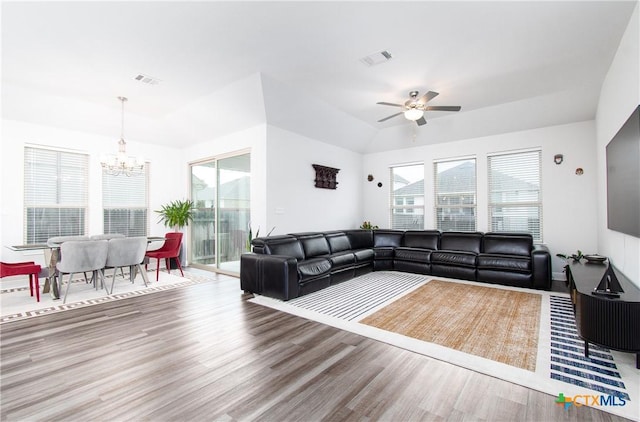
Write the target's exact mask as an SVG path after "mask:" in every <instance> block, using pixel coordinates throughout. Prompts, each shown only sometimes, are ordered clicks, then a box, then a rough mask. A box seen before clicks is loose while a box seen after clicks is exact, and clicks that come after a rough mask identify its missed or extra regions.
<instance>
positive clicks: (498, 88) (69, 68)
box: [2, 0, 637, 151]
mask: <svg viewBox="0 0 640 422" xmlns="http://www.w3.org/2000/svg"><path fill="white" fill-rule="evenodd" d="M634 7H637V2H636V1H631V0H630V1H563V2H556V1H532V2H515V1H514V2H507V1H498V2H485V1H469V2H462V1H450V2H445V1H437V2H436V1H423V2H356V1H354V2H307V1H301V2H3V3H2V106H3V108H2V114H3V117H4V118H6V119H14V120H25V121H29V122H33V123H38V124H47V125H54V126H60V127H65V128H69V129H74V130H83V131H90V132H95V133H99V134H102V135H107V136H114V137H116V136H117V135H118V134H119V128H120V118H119V111H120V103H119V101H118V100H117V98H116V97H117V96H119V95H124V96H127V97H128V98H129V102H128V103H127V105H126V116H127V117H126V120H127V127H128V130H127V134H128V135H127V136H128V138H129V139H135V140H139V141H144V142H155V143H159V144H166V145H176V146H178V145H184V144H185V143H186V144H194V143H197V142H200V141H204V140H209V139H214V138H216V137H218V136H221V135H224V134H227V133H230V132H234V131H237V130H240V129H242V128H244V127H250V126H252V125H256V124H260V123H265V122H266V123H268V124H273V125H277V126H280V127H282V128H284V129H288V130H291V131H293V132H297V133H300V134H302V135H305V136H308V137H311V138H314V139H318V140H321V141H324V142H329V143H333V144H336V145H340V146H343V147H345V148H348V149H351V150H354V151H365V150H366V151H372V150H373V151H375V150H385V149H390V148H402V147H405V146H415V141H414V142H411V141H408V139H409V138H410V137H411V136H413V135H415V136H414V137H415V138H416V139H417V141H418V142H420V143H435V142H446V141H451V140H457V139H467V138H472V137H477V136H485V135H491V134H495V133H504V132H509V131H514V130H523V129H530V128H535V127H543V126H549V125H555V124H563V123H570V122H576V121H584V120H590V119H593V118H594V116H595V111H596V105H597V101H598V96H599V92H600V87H601V84H602V80H603V78H604V76H605V74H606V71H607V69H608V68H609V65H610V63H611V60H612V58H613V55H614V54H615V52H616V49H617V46H618V43H619V41H620V38H621V36H622V33H623V31H624V29H625V28H626V26H627V24H628V21H629V19H630V17H631V15H632V12H633V10H634ZM382 50H385V51H388V52H389V53H390V54H391V56H392V58H391V60H389V61H387V62H384V63H381V64H377V65H374V66H368V65H366V64H364V63H363V62H362V61H361V59H362V58H363V57H365V56H368V55H370V54H374V53H377V52H380V51H382ZM140 74H142V75H145V76H150V77H152V78H154V79H155V80H157V81H158V83H157V84H145V83H141V82H139V81H137V80H135V77H136V76H137V75H140ZM411 90H418V91H420V92H421V93H424V92H426V91H428V90H431V91H436V92H439V93H440V95H439V96H438V97H436V98H434V99H433V100H432V101H431V103H430V104H433V105H460V106H462V111H460V112H459V113H453V112H428V113H427V115H426V118H427V121H428V124H427V125H425V126H421V127H416V126H415V124H414V123H412V122H409V121H407V120H406V119H404V118H403V117H402V116H398V117H395V118H393V119H390V120H388V121H386V122H384V123H378V122H377V121H378V120H379V119H381V118H383V117H386V116H388V115H390V114H392V113H394V112H397V111H399V110H397V109H395V108H393V107H388V106H381V105H377V104H376V102H378V101H387V102H392V103H402V102H404V100H405V99H406V98H407V96H408V92H409V91H411ZM390 140H393V142H390Z"/></svg>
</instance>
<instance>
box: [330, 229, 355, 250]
mask: <svg viewBox="0 0 640 422" xmlns="http://www.w3.org/2000/svg"><path fill="white" fill-rule="evenodd" d="M324 237H325V239H327V242H328V243H329V249H331V253H338V252H342V251H348V250H351V243H350V242H349V238H348V237H347V234H346V233H345V232H329V233H325V234H324Z"/></svg>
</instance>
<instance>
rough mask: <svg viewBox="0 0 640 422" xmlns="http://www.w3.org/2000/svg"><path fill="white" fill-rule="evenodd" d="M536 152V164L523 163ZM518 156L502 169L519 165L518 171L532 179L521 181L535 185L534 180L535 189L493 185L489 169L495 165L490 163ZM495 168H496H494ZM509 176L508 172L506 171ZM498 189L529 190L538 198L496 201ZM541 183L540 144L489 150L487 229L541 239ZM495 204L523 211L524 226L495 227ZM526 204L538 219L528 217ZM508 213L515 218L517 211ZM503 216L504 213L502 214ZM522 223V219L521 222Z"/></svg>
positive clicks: (516, 192)
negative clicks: (496, 151) (497, 187)
mask: <svg viewBox="0 0 640 422" xmlns="http://www.w3.org/2000/svg"><path fill="white" fill-rule="evenodd" d="M532 154H533V155H535V157H534V158H535V160H537V162H536V164H535V167H534V166H530V167H526V160H527V158H526V156H527V155H532ZM518 156H520V160H519V161H516V160H514V161H513V162H511V163H510V164H509V166H508V167H506V168H505V171H506V170H508V169H510V168H518V171H519V172H520V174H523V175H525V176H527V177H528V178H533V179H535V180H533V179H532V180H531V181H529V182H527V181H524V180H523V181H522V182H523V183H529V184H530V185H531V186H536V184H537V189H514V188H512V189H506V188H505V187H503V188H502V189H499V190H497V189H495V181H494V180H495V177H496V176H495V174H494V173H493V172H492V170H494V167H495V166H494V165H493V164H492V163H493V161H494V160H495V159H497V158H503V159H504V158H505V157H518ZM523 169H527V170H526V171H523ZM496 171H497V170H496ZM503 174H506V173H505V172H503ZM507 176H508V175H507ZM498 192H502V194H503V195H504V194H509V193H512V194H514V196H515V194H519V193H520V192H529V195H531V192H535V196H536V197H537V200H527V199H523V200H520V201H513V200H510V201H500V202H498V201H495V199H494V198H495V194H496V193H498ZM542 197H543V187H542V148H535V149H526V150H518V151H506V152H498V153H492V154H489V155H488V156H487V208H488V227H489V230H490V231H501V232H507V233H522V232H525V233H529V234H531V235H532V236H533V240H534V242H536V243H539V242H542V241H543V232H544V230H543V200H542ZM497 208H501V209H505V208H507V209H512V210H518V209H520V210H521V211H524V212H525V213H524V214H522V215H524V217H520V219H522V218H525V217H526V218H527V222H526V226H527V227H526V229H524V228H517V229H515V228H513V226H510V227H506V228H505V227H504V226H503V227H497V226H496V225H494V219H495V218H496V217H497V216H498V212H497V210H496V209H497ZM526 208H533V209H536V212H537V223H536V222H535V221H532V220H531V217H529V216H527V215H526ZM507 217H511V218H514V219H516V218H517V215H515V214H512V216H510V215H507ZM503 218H504V215H503ZM521 225H522V223H521ZM536 225H537V231H536V230H532V227H535V226H536Z"/></svg>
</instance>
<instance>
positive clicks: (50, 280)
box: [42, 248, 60, 300]
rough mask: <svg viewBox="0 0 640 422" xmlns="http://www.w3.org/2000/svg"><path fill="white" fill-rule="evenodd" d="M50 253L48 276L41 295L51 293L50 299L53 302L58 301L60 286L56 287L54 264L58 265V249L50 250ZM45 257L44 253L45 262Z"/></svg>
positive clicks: (56, 275)
mask: <svg viewBox="0 0 640 422" xmlns="http://www.w3.org/2000/svg"><path fill="white" fill-rule="evenodd" d="M50 253H51V256H50V258H49V274H48V275H47V278H46V279H45V281H44V286H43V288H42V293H51V298H52V299H53V300H58V299H60V286H59V285H58V274H57V271H56V264H57V263H58V259H59V258H60V248H51V249H50ZM46 255H47V254H46V253H45V260H46Z"/></svg>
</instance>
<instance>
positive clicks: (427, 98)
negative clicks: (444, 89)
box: [418, 91, 438, 104]
mask: <svg viewBox="0 0 640 422" xmlns="http://www.w3.org/2000/svg"><path fill="white" fill-rule="evenodd" d="M437 96H438V93H437V92H433V91H429V92H427V93H426V94H424V95H423V96H422V97H420V98H419V99H418V102H419V103H420V104H426V103H428V102H429V101H431V100H432V99H434V98H435V97H437Z"/></svg>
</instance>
